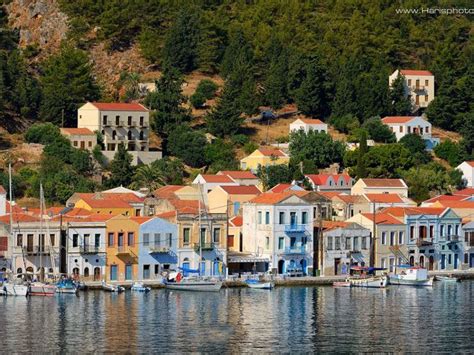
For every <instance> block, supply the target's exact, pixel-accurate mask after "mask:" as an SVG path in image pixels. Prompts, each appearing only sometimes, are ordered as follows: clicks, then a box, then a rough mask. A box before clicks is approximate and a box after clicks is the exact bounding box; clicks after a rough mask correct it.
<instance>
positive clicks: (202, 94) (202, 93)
mask: <svg viewBox="0 0 474 355" xmlns="http://www.w3.org/2000/svg"><path fill="white" fill-rule="evenodd" d="M217 88H218V86H217V84H216V83H215V82H213V81H212V80H209V79H204V80H201V81H200V82H199V84H198V86H197V88H196V91H195V92H194V94H192V95H191V97H190V101H191V104H192V105H193V107H195V108H200V107H202V106H203V105H204V104H205V103H206V100H209V99H212V98H213V97H214V95H215V94H216V91H217Z"/></svg>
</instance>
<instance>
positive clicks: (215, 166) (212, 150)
mask: <svg viewBox="0 0 474 355" xmlns="http://www.w3.org/2000/svg"><path fill="white" fill-rule="evenodd" d="M204 155H205V157H206V160H207V162H208V164H209V171H210V172H211V173H217V172H218V171H220V170H235V169H238V162H237V160H236V158H235V151H234V147H233V145H232V144H231V143H226V142H224V141H223V140H222V139H216V140H214V141H213V142H212V143H211V144H208V145H207V146H206V148H205V150H204Z"/></svg>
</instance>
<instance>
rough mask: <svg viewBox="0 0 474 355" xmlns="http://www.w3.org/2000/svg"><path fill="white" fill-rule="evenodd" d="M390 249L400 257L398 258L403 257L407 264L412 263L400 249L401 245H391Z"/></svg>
mask: <svg viewBox="0 0 474 355" xmlns="http://www.w3.org/2000/svg"><path fill="white" fill-rule="evenodd" d="M390 251H391V252H392V254H393V255H395V257H397V258H398V259H397V260H399V259H402V260H403V262H404V263H405V264H409V263H410V260H408V257H407V256H406V255H405V254H403V253H402V251H401V250H400V246H398V245H393V246H391V247H390Z"/></svg>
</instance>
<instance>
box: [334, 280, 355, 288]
mask: <svg viewBox="0 0 474 355" xmlns="http://www.w3.org/2000/svg"><path fill="white" fill-rule="evenodd" d="M332 286H333V287H351V283H350V282H348V281H335V282H333V283H332Z"/></svg>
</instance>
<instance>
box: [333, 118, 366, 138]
mask: <svg viewBox="0 0 474 355" xmlns="http://www.w3.org/2000/svg"><path fill="white" fill-rule="evenodd" d="M329 123H330V124H331V125H332V126H333V127H334V128H335V129H337V130H338V131H339V132H341V133H346V134H347V133H349V132H351V131H352V130H353V129H354V128H358V127H359V126H360V123H359V119H358V118H357V117H355V116H352V115H344V116H340V117H334V116H333V117H331V118H330V119H329Z"/></svg>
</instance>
